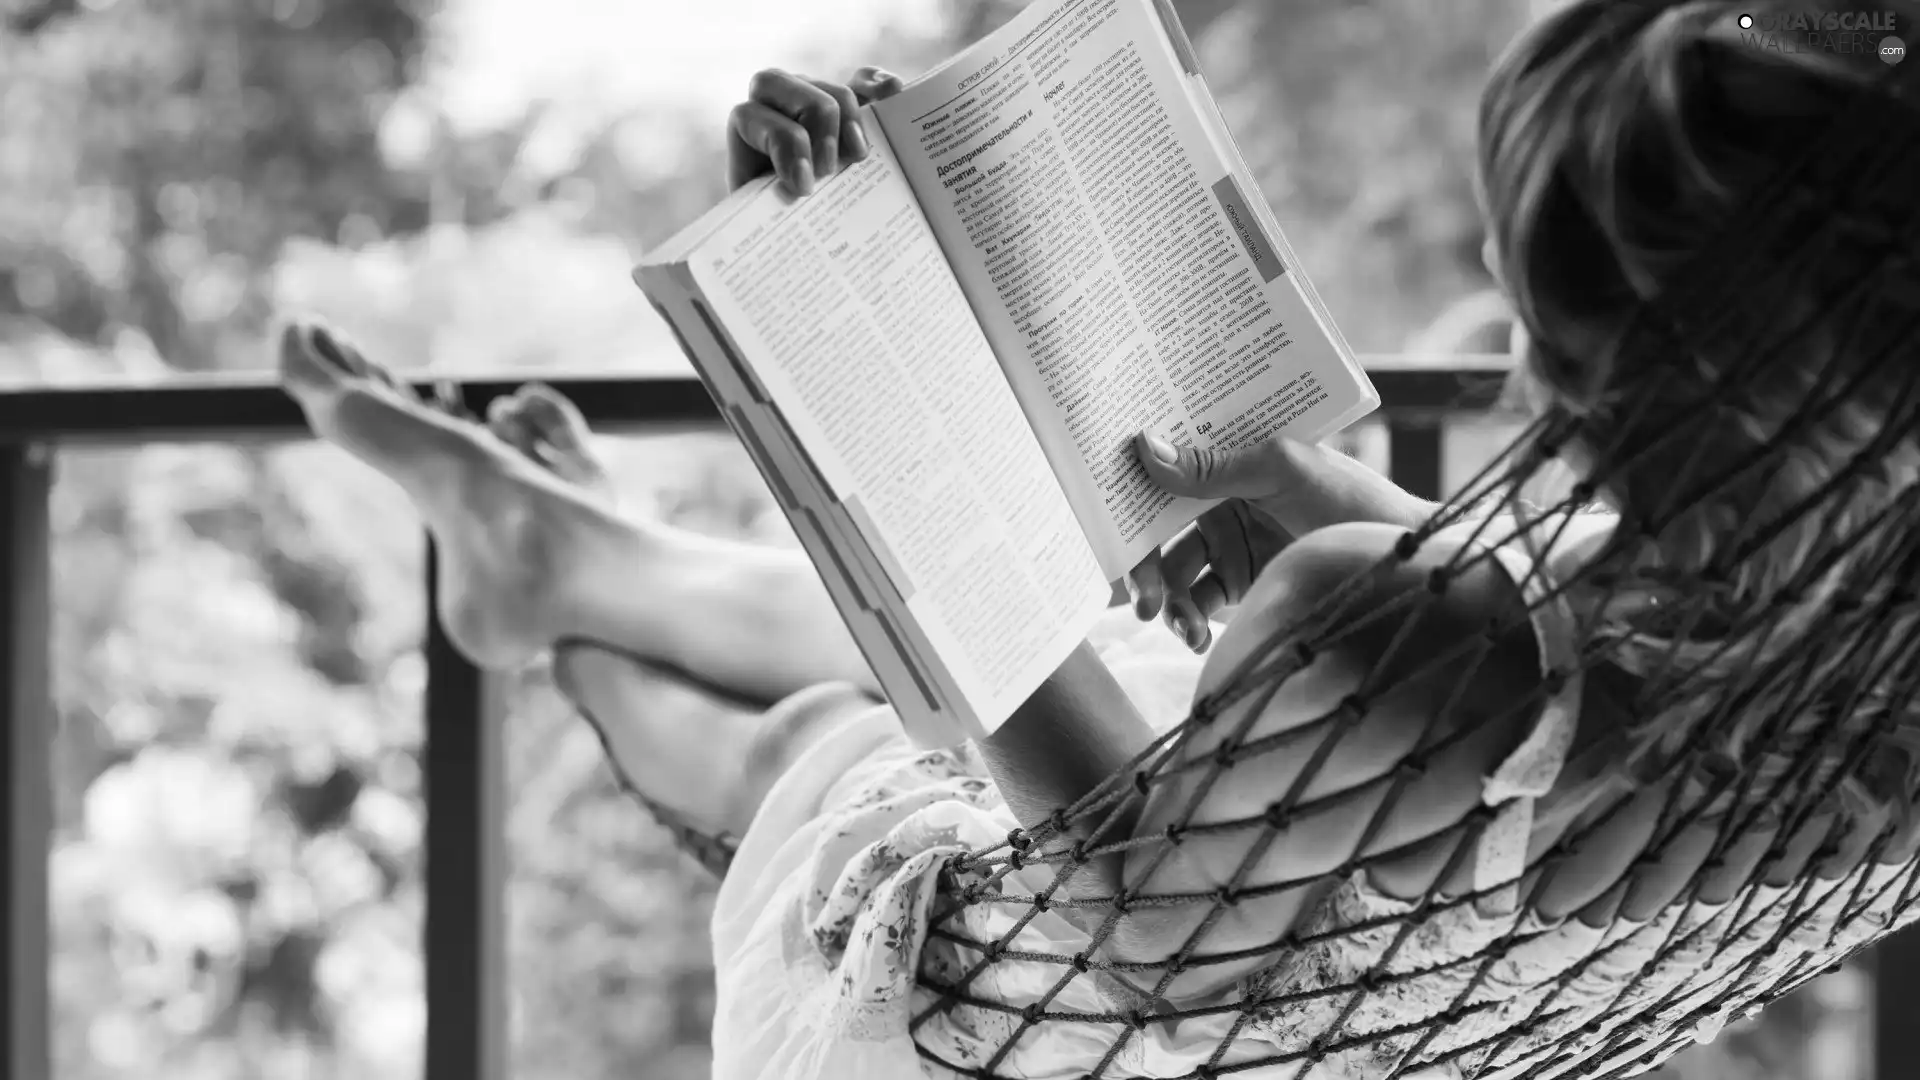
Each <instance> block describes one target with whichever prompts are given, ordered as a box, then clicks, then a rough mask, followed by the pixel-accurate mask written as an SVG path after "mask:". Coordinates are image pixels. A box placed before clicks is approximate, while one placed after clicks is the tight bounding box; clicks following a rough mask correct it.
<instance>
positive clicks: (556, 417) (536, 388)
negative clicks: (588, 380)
mask: <svg viewBox="0 0 1920 1080" xmlns="http://www.w3.org/2000/svg"><path fill="white" fill-rule="evenodd" d="M515 397H516V398H517V399H519V401H520V403H521V405H520V413H521V415H522V416H523V417H524V418H525V422H526V424H527V426H528V427H529V428H531V429H532V431H533V433H534V434H535V435H536V436H537V437H539V438H540V439H541V440H543V441H544V442H546V443H547V444H548V445H550V446H552V447H553V448H554V449H555V450H558V451H560V452H561V453H563V454H568V455H573V456H577V457H586V456H588V455H589V453H590V451H589V450H588V448H587V438H588V436H590V435H591V434H592V432H591V431H590V430H589V429H588V428H587V419H586V417H584V416H582V415H580V410H579V408H578V407H576V406H575V405H574V403H573V402H571V401H569V400H568V399H567V398H566V396H565V395H563V394H561V393H560V391H558V390H555V389H554V388H553V387H551V386H548V385H546V384H545V383H528V384H527V385H525V386H523V387H521V388H520V392H519V393H518V394H517V395H515Z"/></svg>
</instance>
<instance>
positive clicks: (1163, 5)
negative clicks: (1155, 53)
mask: <svg viewBox="0 0 1920 1080" xmlns="http://www.w3.org/2000/svg"><path fill="white" fill-rule="evenodd" d="M1153 10H1154V11H1155V12H1156V13H1157V14H1159V16H1160V27H1161V29H1163V30H1165V31H1166V34H1167V41H1168V42H1169V43H1170V44H1172V45H1173V55H1174V56H1175V57H1176V58H1178V59H1179V61H1180V67H1181V69H1182V70H1184V71H1185V72H1186V73H1187V74H1189V75H1198V74H1200V54H1199V53H1197V52H1195V51H1194V49H1193V40H1192V39H1191V38H1189V37H1187V28H1186V27H1185V26H1182V25H1181V24H1180V13H1179V12H1177V11H1175V10H1174V9H1173V0H1153Z"/></svg>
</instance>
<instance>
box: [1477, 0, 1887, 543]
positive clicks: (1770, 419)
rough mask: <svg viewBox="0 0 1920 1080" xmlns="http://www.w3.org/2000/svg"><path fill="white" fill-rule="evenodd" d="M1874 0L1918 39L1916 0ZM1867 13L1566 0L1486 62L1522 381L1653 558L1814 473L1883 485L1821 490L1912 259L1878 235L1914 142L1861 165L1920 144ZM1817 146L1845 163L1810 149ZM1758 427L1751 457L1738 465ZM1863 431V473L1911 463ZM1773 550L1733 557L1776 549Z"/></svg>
mask: <svg viewBox="0 0 1920 1080" xmlns="http://www.w3.org/2000/svg"><path fill="white" fill-rule="evenodd" d="M1874 11H1876V12H1880V13H1882V14H1881V16H1880V18H1881V19H1883V20H1884V19H1885V18H1886V15H1887V14H1891V15H1892V17H1893V18H1894V19H1895V20H1896V22H1897V25H1898V27H1899V30H1900V32H1903V33H1906V34H1907V35H1908V36H1909V37H1914V38H1920V19H1916V15H1917V14H1920V3H1915V2H1914V0H1893V2H1891V3H1883V4H1881V5H1879V6H1877V7H1876V8H1875V9H1874ZM1827 14H1831V15H1833V16H1835V18H1833V19H1831V20H1824V21H1818V20H1820V19H1821V17H1822V16H1824V15H1827ZM1742 16H1747V17H1748V18H1747V19H1743V18H1742ZM1842 16H1844V17H1842ZM1809 19H1812V20H1816V21H1811V22H1810V21H1808V20H1809ZM1743 22H1746V23H1748V25H1746V26H1743V25H1742V24H1743ZM1884 25H1885V23H1884V21H1882V22H1875V21H1871V20H1869V19H1868V18H1867V15H1866V14H1865V13H1864V11H1863V9H1862V8H1861V7H1859V6H1856V5H1852V4H1846V5H1835V6H1831V7H1829V6H1827V5H1824V4H1822V3H1820V2H1818V0H1812V2H1808V0H1794V2H1791V3H1779V2H1766V0H1762V2H1739V3H1733V2H1721V0H1685V2H1682V0H1573V2H1570V3H1566V4H1563V5H1561V6H1560V8H1559V9H1558V10H1557V11H1555V12H1554V13H1553V14H1552V15H1550V16H1549V17H1548V18H1546V19H1545V20H1543V21H1542V22H1541V23H1539V24H1538V25H1536V26H1534V27H1533V28H1531V29H1530V30H1529V31H1528V32H1527V33H1526V34H1525V35H1523V37H1522V38H1521V40H1519V41H1518V42H1516V43H1515V45H1514V46H1513V47H1512V48H1511V49H1510V50H1509V51H1508V53H1507V54H1506V55H1505V56H1504V57H1503V58H1502V60H1501V61H1500V63H1499V64H1498V65H1497V67H1496V69H1495V71H1494V73H1493V75H1492V78H1491V81H1490V84H1489V86H1488V89H1487V92H1486V95H1485V97H1484V99H1483V102H1482V107H1481V149H1480V155H1481V156H1480V186H1481V195H1482V198H1483V200H1484V203H1485V209H1486V212H1487V216H1488V226H1489V230H1490V234H1491V235H1490V240H1489V248H1490V255H1491V259H1490V261H1491V262H1493V263H1495V264H1496V266H1497V272H1498V273H1499V274H1500V276H1501V277H1502V279H1503V282H1504V284H1505V286H1506V288H1507V290H1508V293H1509V295H1510V297H1511V299H1512V301H1513V303H1514V306H1515V308H1516V311H1517V313H1518V315H1519V318H1520V322H1521V325H1522V327H1523V328H1524V331H1525V334H1526V337H1527V338H1528V339H1529V343H1528V345H1527V346H1526V347H1525V349H1524V353H1525V355H1524V357H1523V361H1524V362H1523V363H1522V365H1521V367H1522V370H1523V374H1522V376H1521V378H1522V379H1523V381H1524V382H1525V383H1526V384H1527V387H1526V389H1527V391H1528V392H1527V393H1526V395H1525V396H1527V397H1528V398H1529V399H1531V400H1532V401H1534V402H1536V403H1538V404H1541V405H1546V406H1551V407H1554V408H1556V409H1557V410H1559V411H1561V412H1564V413H1566V414H1568V415H1570V416H1573V417H1578V418H1579V421H1578V428H1577V435H1576V444H1577V449H1578V450H1579V451H1580V457H1581V458H1582V459H1584V460H1583V462H1582V464H1584V465H1586V466H1587V467H1588V468H1590V469H1592V470H1593V471H1594V472H1595V473H1596V474H1597V475H1596V476H1595V479H1596V480H1597V481H1598V483H1599V485H1600V486H1601V487H1602V488H1603V489H1604V490H1605V491H1606V492H1608V493H1609V494H1610V495H1611V496H1612V497H1613V498H1614V499H1616V500H1617V501H1619V502H1620V503H1622V504H1623V506H1624V508H1625V509H1626V510H1627V513H1628V523H1629V527H1630V528H1629V531H1633V530H1634V529H1640V530H1643V531H1644V532H1645V533H1647V534H1653V535H1658V537H1659V538H1660V541H1661V546H1662V548H1663V549H1664V551H1665V554H1667V555H1668V556H1669V557H1670V558H1671V559H1672V560H1674V561H1677V562H1680V563H1684V564H1704V563H1705V562H1706V561H1707V560H1708V559H1710V558H1711V556H1712V554H1713V549H1715V548H1716V547H1717V546H1719V545H1720V544H1721V543H1722V542H1724V541H1725V539H1726V538H1727V536H1728V535H1729V534H1730V533H1732V532H1733V531H1734V530H1733V529H1732V527H1731V526H1732V523H1733V522H1735V521H1737V520H1745V519H1749V518H1751V517H1752V516H1754V515H1756V514H1765V513H1766V512H1768V511H1770V510H1778V511H1784V510H1785V509H1786V508H1787V507H1788V506H1790V505H1793V504H1795V503H1796V501H1804V500H1805V499H1806V498H1807V497H1810V496H1812V495H1814V494H1815V493H1816V492H1825V491H1828V489H1830V488H1831V489H1833V490H1832V491H1831V492H1829V493H1830V494H1832V495H1833V497H1834V498H1837V499H1840V500H1842V501H1845V500H1848V499H1852V498H1863V499H1871V498H1873V497H1876V496H1877V497H1878V498H1879V499H1881V500H1884V498H1885V496H1886V494H1887V488H1888V486H1889V485H1887V484H1885V483H1882V484H1880V485H1879V486H1878V487H1872V485H1867V486H1866V487H1863V486H1862V485H1861V484H1856V483H1839V484H1838V486H1837V487H1836V486H1835V485H1836V481H1844V480H1845V479H1846V475H1847V474H1846V466H1847V462H1848V461H1849V460H1850V459H1851V458H1852V457H1854V456H1855V455H1856V454H1858V453H1860V452H1861V451H1862V450H1863V448H1867V447H1869V444H1870V443H1871V441H1872V440H1873V438H1874V437H1875V436H1876V435H1878V434H1879V433H1880V432H1881V431H1882V429H1883V428H1884V427H1885V426H1886V425H1887V424H1888V423H1889V422H1893V421H1897V420H1898V419H1899V418H1898V417H1897V416H1895V415H1894V413H1893V411H1892V410H1893V402H1895V401H1896V400H1897V399H1898V391H1899V389H1900V385H1901V384H1902V383H1903V382H1904V380H1905V377H1906V376H1907V375H1909V374H1910V373H1911V371H1912V370H1913V369H1914V368H1915V367H1916V364H1917V363H1920V271H1915V270H1913V269H1911V268H1909V269H1908V270H1906V271H1905V272H1904V274H1903V273H1902V272H1900V271H1899V270H1898V269H1897V268H1894V269H1887V268H1886V267H1885V266H1883V253H1882V252H1881V251H1880V250H1879V248H1880V246H1881V244H1882V242H1884V241H1886V240H1887V239H1889V238H1891V237H1892V236H1893V235H1894V233H1893V230H1892V229H1890V228H1888V227H1886V226H1887V225H1888V224H1889V223H1888V222H1887V221H1885V220H1882V219H1884V218H1886V217H1887V215H1888V213H1889V212H1891V213H1892V214H1893V217H1894V220H1893V221H1892V222H1891V224H1892V225H1894V226H1898V227H1904V229H1905V230H1906V240H1905V242H1906V247H1907V249H1908V251H1909V252H1913V251H1917V250H1920V229H1916V226H1915V210H1914V202H1913V192H1915V191H1920V162H1916V160H1915V159H1917V158H1920V149H1916V150H1910V151H1909V152H1908V153H1907V154H1906V162H1905V164H1904V166H1903V168H1904V169H1905V172H1904V174H1899V173H1895V174H1891V175H1890V176H1881V175H1880V174H1879V173H1878V172H1876V171H1875V169H1876V168H1878V166H1877V165H1876V166H1874V167H1873V168H1869V167H1868V166H1867V164H1863V163H1864V162H1867V161H1868V159H1869V158H1871V157H1872V155H1873V154H1874V153H1876V152H1877V150H1876V147H1878V148H1879V149H1882V150H1883V149H1884V148H1885V146H1886V145H1887V144H1888V142H1889V141H1895V140H1900V139H1902V138H1904V139H1906V140H1910V141H1920V113H1906V112H1905V110H1904V108H1903V107H1902V106H1900V105H1897V104H1895V103H1894V99H1893V97H1892V94H1893V93H1894V92H1895V91H1896V90H1897V89H1898V88H1897V87H1889V85H1888V81H1887V77H1888V76H1889V74H1890V73H1893V72H1890V67H1889V65H1887V64H1885V63H1883V62H1882V61H1881V60H1880V58H1879V57H1878V55H1877V43H1878V38H1879V37H1880V36H1882V33H1883V30H1882V29H1881V28H1882V27H1884ZM1809 34H1812V35H1813V36H1811V37H1809ZM1850 35H1852V36H1850ZM1912 66H1913V67H1914V68H1915V69H1916V70H1915V71H1913V72H1910V73H1908V72H1897V74H1909V75H1920V64H1915V65H1912ZM1915 81H1920V80H1916V79H1913V78H1909V79H1907V80H1906V82H1907V83H1909V84H1910V83H1913V82H1915ZM1910 100H1913V101H1914V102H1915V104H1914V108H1917V109H1920V99H1910ZM1875 103H1877V104H1875ZM1902 115H1905V116H1906V117H1907V118H1906V119H1905V120H1904V121H1903V123H1904V130H1902V129H1901V123H1902V121H1899V120H1898V119H1896V120H1894V121H1893V122H1892V126H1891V127H1889V126H1888V125H1889V117H1895V118H1898V117H1900V116H1902ZM1862 125H1864V126H1865V128H1866V130H1865V131H1864V132H1860V131H1849V130H1848V129H1849V128H1850V127H1853V128H1858V127H1860V126H1862ZM1862 134H1864V135H1865V136H1867V137H1865V138H1862V137H1860V136H1861V135H1862ZM1836 142H1844V143H1845V144H1846V145H1847V146H1849V147H1851V148H1853V149H1852V150H1851V151H1849V152H1850V153H1852V154H1854V155H1855V157H1856V159H1857V160H1855V161H1852V162H1849V161H1847V160H1842V159H1841V158H1840V156H1839V154H1838V152H1837V151H1835V152H1831V153H1825V154H1824V157H1823V153H1822V152H1821V151H1819V148H1820V147H1822V146H1830V145H1835V144H1836ZM1810 151H1813V153H1811V154H1810V153H1809V152H1810ZM1809 158H1810V159H1811V161H1810V164H1805V163H1802V159H1809ZM1873 160H1874V161H1878V160H1879V159H1878V158H1873ZM1795 167H1800V168H1801V169H1802V171H1801V173H1800V174H1799V177H1798V179H1797V181H1795V182H1794V183H1792V184H1785V185H1783V184H1782V182H1781V178H1782V177H1783V176H1786V175H1789V173H1790V171H1791V170H1792V169H1794V168H1795ZM1808 169H1810V170H1811V171H1807V170H1808ZM1903 176H1904V179H1903V178H1902V177H1903ZM1888 192H1892V193H1893V195H1892V196H1889V195H1888ZM1860 282H1864V286H1862V288H1863V289H1864V292H1862V291H1861V289H1860V288H1855V287H1854V286H1855V284H1856V283H1860ZM1850 289H1852V290H1853V291H1851V292H1850V291H1849V290H1850ZM1903 341H1904V343H1905V345H1904V348H1905V350H1906V357H1905V358H1904V360H1901V359H1898V358H1896V359H1894V361H1893V362H1891V363H1887V362H1885V361H1886V359H1887V357H1888V355H1889V353H1890V351H1892V350H1896V349H1898V348H1900V347H1901V345H1900V343H1901V342H1903ZM1849 377H1852V380H1851V382H1849ZM1856 384H1857V385H1856ZM1842 385H1845V386H1848V387H1850V389H1849V391H1848V393H1847V395H1846V400H1845V401H1844V402H1842V403H1841V404H1839V405H1838V406H1837V407H1835V408H1833V409H1830V410H1827V411H1826V413H1825V414H1823V415H1821V416H1819V417H1817V418H1815V417H1810V416H1809V415H1808V413H1807V407H1808V405H1809V403H1810V402H1812V401H1814V400H1815V399H1817V398H1819V396H1820V394H1819V390H1820V388H1822V387H1833V386H1842ZM1915 416H1920V407H1916V408H1914V409H1913V410H1912V412H1911V413H1910V414H1909V416H1908V418H1909V419H1911V418H1912V417H1915ZM1766 449H1778V450H1779V451H1780V454H1779V456H1778V458H1777V459H1776V461H1775V462H1774V463H1773V464H1770V465H1767V466H1765V467H1761V468H1757V469H1749V470H1747V471H1746V472H1745V473H1744V474H1739V469H1740V465H1741V463H1742V462H1743V461H1746V460H1748V459H1750V458H1751V457H1752V456H1753V455H1754V454H1755V453H1757V452H1760V451H1762V450H1766ZM1884 449H1885V452H1884V453H1881V452H1880V451H1879V450H1875V454H1876V455H1877V456H1878V457H1879V458H1881V459H1882V461H1883V462H1884V465H1885V468H1884V469H1877V470H1875V472H1876V473H1877V474H1878V476H1879V478H1880V480H1883V481H1885V480H1891V481H1894V482H1896V483H1897V484H1899V485H1900V486H1904V485H1905V484H1906V483H1910V482H1912V481H1914V480H1915V479H1920V455H1917V454H1916V453H1915V448H1914V446H1913V441H1912V440H1911V439H1908V440H1905V441H1904V442H1902V443H1901V444H1900V445H1897V446H1892V447H1887V448H1884ZM1734 474H1739V475H1734ZM1715 478H1722V479H1718V480H1716V479H1715ZM1710 481H1712V482H1711V483H1710ZM1868 488H1871V490H1868ZM1675 503H1680V504H1684V505H1674V504H1675ZM1787 546H1788V547H1789V548H1790V547H1792V546H1793V544H1792V543H1791V542H1790V541H1789V542H1788V544H1787ZM1776 554H1777V555H1780V556H1781V557H1782V558H1781V559H1776V560H1774V561H1775V562H1777V563H1781V565H1773V566H1770V567H1767V566H1760V567H1758V568H1757V569H1756V571H1755V572H1756V573H1759V574H1761V575H1762V576H1772V575H1774V574H1777V573H1778V572H1780V571H1781V569H1782V565H1785V564H1791V563H1792V561H1793V558H1792V556H1791V553H1790V552H1786V551H1782V552H1777V553H1776ZM1765 561H1766V560H1762V562H1765ZM1695 568H1697V565H1696V566H1695Z"/></svg>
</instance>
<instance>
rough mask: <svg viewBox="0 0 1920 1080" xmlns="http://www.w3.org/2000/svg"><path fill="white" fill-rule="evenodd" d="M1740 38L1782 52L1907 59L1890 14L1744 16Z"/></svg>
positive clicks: (1886, 60)
mask: <svg viewBox="0 0 1920 1080" xmlns="http://www.w3.org/2000/svg"><path fill="white" fill-rule="evenodd" d="M1739 24H1740V39H1741V40H1742V41H1744V42H1745V43H1746V44H1748V45H1751V46H1753V47H1754V48H1756V49H1766V50H1768V51H1770V52H1782V53H1815V52H1822V53H1834V54H1839V55H1847V56H1866V55H1873V56H1878V57H1879V58H1880V59H1881V61H1882V62H1884V63H1887V64H1897V63H1899V62H1900V61H1902V60H1905V59H1906V58H1907V43H1906V42H1905V41H1904V40H1902V39H1901V38H1900V37H1899V36H1898V35H1897V34H1895V33H1894V31H1895V30H1896V29H1898V27H1897V26H1896V25H1895V20H1894V17H1893V15H1892V14H1890V13H1888V12H1879V11H1876V12H1866V11H1849V12H1833V11H1826V12H1803V13H1795V12H1788V13H1784V14H1783V13H1779V12H1774V13H1769V14H1765V15H1757V16H1756V15H1742V16H1740V19H1739Z"/></svg>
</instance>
